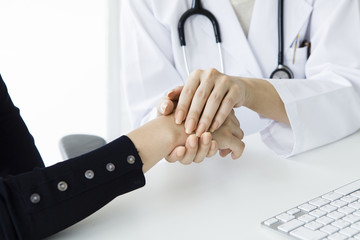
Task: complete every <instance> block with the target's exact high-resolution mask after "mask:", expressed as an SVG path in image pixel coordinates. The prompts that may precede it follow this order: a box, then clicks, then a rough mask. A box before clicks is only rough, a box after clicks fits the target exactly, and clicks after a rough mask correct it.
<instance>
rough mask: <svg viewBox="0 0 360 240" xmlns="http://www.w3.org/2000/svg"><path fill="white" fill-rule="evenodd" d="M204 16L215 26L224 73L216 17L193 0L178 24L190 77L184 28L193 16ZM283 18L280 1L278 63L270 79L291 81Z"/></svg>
mask: <svg viewBox="0 0 360 240" xmlns="http://www.w3.org/2000/svg"><path fill="white" fill-rule="evenodd" d="M197 14H200V15H204V16H205V17H207V18H208V19H209V20H210V22H211V23H212V25H213V28H214V35H215V41H216V44H217V46H218V51H219V56H220V67H221V72H224V63H223V55H222V51H221V37H220V27H219V24H218V22H217V20H216V18H215V16H214V15H213V14H212V13H211V12H210V11H208V10H206V9H205V8H203V7H202V5H201V1H200V0H193V1H192V4H191V8H190V9H189V10H187V11H186V12H185V13H184V14H183V15H182V16H181V17H180V20H179V23H178V31H179V40H180V46H181V48H182V53H183V58H184V63H185V68H186V72H187V74H188V75H189V74H190V72H189V65H188V60H187V55H186V42H185V31H184V26H185V22H186V20H187V19H188V18H189V17H190V16H193V15H197ZM283 16H284V1H283V0H278V62H277V67H276V69H275V70H274V71H273V72H272V73H271V75H270V78H276V79H290V78H294V75H293V73H292V71H291V69H290V68H289V67H287V66H286V65H284V43H283V42H284V29H283Z"/></svg>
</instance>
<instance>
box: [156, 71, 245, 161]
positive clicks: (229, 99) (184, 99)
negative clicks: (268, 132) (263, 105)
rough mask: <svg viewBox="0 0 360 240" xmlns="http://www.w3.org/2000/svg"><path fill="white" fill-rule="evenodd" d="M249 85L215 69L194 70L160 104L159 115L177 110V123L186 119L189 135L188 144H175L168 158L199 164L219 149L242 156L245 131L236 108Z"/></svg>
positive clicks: (221, 152)
mask: <svg viewBox="0 0 360 240" xmlns="http://www.w3.org/2000/svg"><path fill="white" fill-rule="evenodd" d="M245 101H246V87H245V84H243V83H242V81H241V79H239V78H235V77H230V76H227V75H225V74H222V73H220V72H218V71H217V70H215V69H209V70H205V71H204V70H196V71H194V72H192V73H191V74H190V76H189V78H188V80H187V81H186V83H185V85H184V86H179V87H176V88H175V89H173V90H171V91H170V92H169V93H168V95H167V97H165V98H163V99H162V100H161V101H160V102H159V104H158V113H159V115H169V114H171V113H173V112H174V110H175V122H176V124H182V123H183V122H184V121H185V131H186V133H187V134H189V136H188V137H187V140H186V142H185V146H178V147H176V148H175V149H174V150H173V151H172V152H171V153H170V154H169V155H168V156H167V157H166V160H167V161H169V162H176V161H179V162H181V163H182V164H190V163H192V162H195V163H200V162H202V161H203V160H204V159H205V158H206V157H211V156H213V155H215V154H216V153H217V151H218V150H219V151H220V156H222V157H225V156H227V155H228V154H230V153H231V157H232V158H233V159H237V158H239V157H240V156H241V155H242V153H243V151H244V148H245V144H244V142H243V141H242V139H243V137H244V133H243V131H242V130H241V128H240V123H239V121H238V119H237V118H236V116H235V113H234V110H233V108H234V107H240V106H243V105H244V103H245Z"/></svg>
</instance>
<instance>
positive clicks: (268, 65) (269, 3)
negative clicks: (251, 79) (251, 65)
mask: <svg viewBox="0 0 360 240" xmlns="http://www.w3.org/2000/svg"><path fill="white" fill-rule="evenodd" d="M311 11H312V6H311V5H310V4H309V3H307V1H306V0H284V53H285V54H286V52H287V51H288V50H289V48H290V47H291V46H292V44H293V42H294V40H295V39H296V36H297V34H298V33H299V32H300V31H301V29H302V27H304V25H305V23H306V21H307V20H308V18H309V16H310V13H311ZM277 13H278V0H255V5H254V10H253V15H252V19H251V25H250V29H249V35H248V41H249V44H250V46H251V48H252V49H253V52H254V55H255V57H256V59H257V61H258V63H259V65H260V67H261V69H262V72H263V77H265V78H267V77H269V75H270V74H271V72H272V71H273V70H274V69H275V68H276V66H277V57H278V35H277V33H278V26H277Z"/></svg>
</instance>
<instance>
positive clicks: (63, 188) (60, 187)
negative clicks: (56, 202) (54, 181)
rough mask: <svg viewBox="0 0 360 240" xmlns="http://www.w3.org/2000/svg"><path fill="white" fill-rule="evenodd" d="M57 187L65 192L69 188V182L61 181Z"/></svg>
mask: <svg viewBox="0 0 360 240" xmlns="http://www.w3.org/2000/svg"><path fill="white" fill-rule="evenodd" d="M57 188H58V189H59V191H61V192H65V191H66V190H67V189H68V184H67V183H66V182H64V181H61V182H59V183H58V185H57Z"/></svg>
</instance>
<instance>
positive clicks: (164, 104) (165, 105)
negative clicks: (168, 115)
mask: <svg viewBox="0 0 360 240" xmlns="http://www.w3.org/2000/svg"><path fill="white" fill-rule="evenodd" d="M167 106H168V104H167V103H166V102H163V103H162V104H161V106H160V111H161V113H162V114H164V113H165V110H166V107H167Z"/></svg>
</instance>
